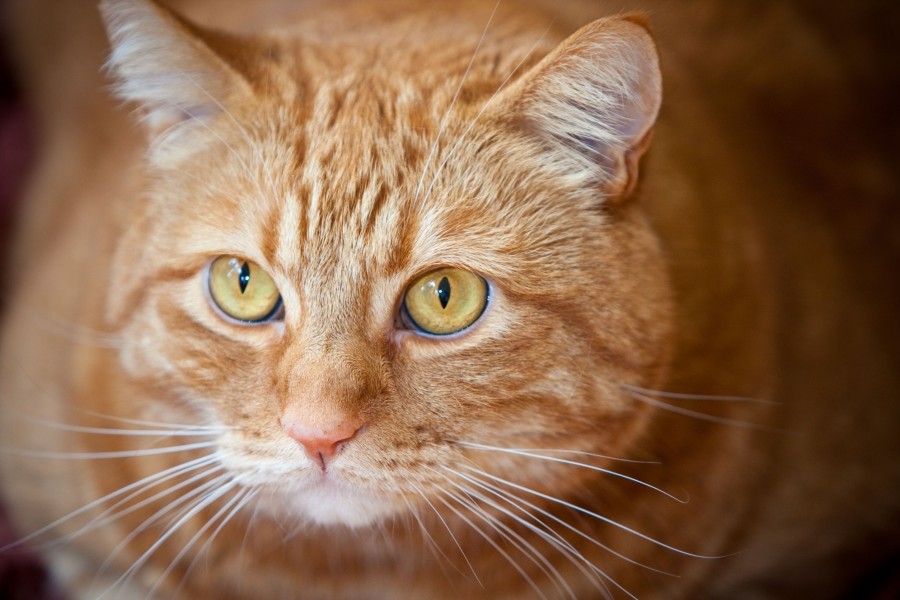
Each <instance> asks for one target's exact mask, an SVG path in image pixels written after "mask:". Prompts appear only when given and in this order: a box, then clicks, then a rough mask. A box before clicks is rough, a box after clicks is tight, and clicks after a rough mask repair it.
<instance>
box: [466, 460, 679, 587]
mask: <svg viewBox="0 0 900 600" xmlns="http://www.w3.org/2000/svg"><path fill="white" fill-rule="evenodd" d="M448 470H449V471H450V472H452V473H454V474H455V475H457V476H459V477H462V478H463V479H465V480H466V481H468V482H470V483H472V484H474V485H476V486H478V487H480V488H482V489H484V490H485V491H487V492H489V493H491V494H493V495H495V496H497V497H498V498H501V499H503V500H505V501H506V502H508V503H509V504H511V505H513V506H514V507H516V508H518V509H519V510H521V511H522V512H523V513H524V514H526V515H528V516H529V517H530V518H532V519H534V521H535V522H537V523H538V524H540V525H541V526H543V527H544V528H545V529H546V531H547V532H548V534H549V535H550V536H552V537H553V539H554V540H556V543H554V546H557V547H558V549H559V550H560V552H561V553H563V555H565V556H567V558H569V560H570V561H572V562H573V564H575V565H576V566H577V567H578V569H579V570H580V571H581V572H582V573H584V574H585V576H587V577H588V578H589V579H591V580H594V581H595V582H596V583H598V584H600V587H601V588H602V589H603V590H604V591H605V592H606V594H607V595H609V590H608V588H607V587H606V585H605V583H603V582H599V581H596V580H595V577H596V575H599V576H600V577H602V578H603V579H604V580H606V581H608V582H610V583H611V584H612V585H614V586H615V587H616V588H617V589H619V590H620V591H622V592H623V593H625V594H626V595H628V596H629V597H631V598H633V599H634V600H637V598H636V597H635V596H634V594H632V593H631V592H630V591H628V590H627V589H626V588H625V587H623V586H622V585H621V584H620V583H619V582H617V581H616V580H615V579H613V578H612V577H610V576H609V575H608V574H607V573H606V572H605V571H603V570H602V569H600V568H599V567H598V566H596V565H595V564H594V563H592V562H590V561H589V560H588V559H587V558H585V556H584V555H583V554H582V553H581V552H579V551H578V550H577V549H576V548H575V547H574V546H572V544H570V543H569V542H568V541H566V540H565V539H564V538H563V537H562V536H561V535H560V534H559V533H557V532H556V531H554V530H553V529H552V528H551V527H549V526H548V525H547V524H546V523H544V522H543V521H541V520H540V519H538V518H537V517H535V516H534V515H533V514H531V513H530V512H529V511H528V509H527V508H524V507H523V506H522V505H525V506H527V507H528V508H531V509H533V510H536V511H537V512H539V513H540V514H542V515H544V516H546V517H548V518H550V519H552V520H553V521H555V522H557V523H560V524H561V525H563V526H565V527H566V528H568V529H569V530H571V531H573V532H574V533H576V534H578V535H579V536H581V537H582V538H584V539H586V540H588V541H589V542H592V543H593V544H595V545H596V546H598V547H599V548H601V549H603V550H605V551H607V552H610V553H611V554H613V555H615V556H618V557H620V558H623V559H625V560H626V561H628V562H629V563H631V564H634V565H637V566H640V567H644V568H647V569H649V570H651V571H654V572H656V573H660V574H662V575H670V576H672V575H671V574H670V573H666V572H665V571H660V570H658V569H654V568H652V567H647V566H646V565H643V564H641V563H639V562H637V561H634V560H632V559H629V558H628V557H625V556H623V555H621V554H619V553H618V552H616V551H614V550H612V549H610V548H608V547H607V546H605V545H604V544H602V543H600V542H598V541H597V540H595V539H593V538H591V537H590V536H588V535H587V534H585V533H584V532H583V531H579V530H578V529H577V528H575V527H573V526H572V525H569V524H568V523H566V522H565V521H563V520H562V519H559V518H558V517H556V516H554V515H552V514H550V513H549V512H547V511H545V510H543V509H541V508H539V507H537V506H535V505H534V504H532V503H530V502H528V501H526V500H522V499H521V498H519V497H518V496H515V495H514V494H512V493H510V492H508V491H506V490H503V489H501V488H499V487H497V486H496V485H493V484H491V483H488V482H485V481H482V480H480V479H478V478H475V477H469V476H467V475H465V474H463V473H459V472H458V471H454V470H452V469H448ZM501 510H502V509H501ZM504 512H505V511H504ZM510 516H512V517H513V518H516V519H517V520H518V517H516V516H515V515H512V514H510ZM523 524H525V523H523ZM525 525H526V526H528V527H529V528H530V529H531V528H533V527H534V526H531V525H528V524H525ZM535 533H537V534H538V535H542V537H543V536H544V535H547V534H543V533H542V532H540V531H537V530H535ZM548 541H550V540H548ZM560 544H561V545H563V546H564V547H565V550H566V551H567V552H568V553H567V552H563V548H559V545H560ZM576 559H577V561H580V563H583V565H586V566H587V567H588V568H589V569H590V570H591V571H592V572H593V573H595V574H596V575H594V576H591V575H588V573H586V572H585V568H584V566H582V564H578V562H576Z"/></svg>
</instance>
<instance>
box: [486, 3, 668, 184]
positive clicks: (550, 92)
mask: <svg viewBox="0 0 900 600" xmlns="http://www.w3.org/2000/svg"><path fill="white" fill-rule="evenodd" d="M661 98H662V82H661V75H660V70H659V61H658V57H657V54H656V45H655V44H654V42H653V39H652V38H651V37H650V33H649V32H648V30H647V26H646V23H645V21H644V19H643V18H642V17H641V16H639V15H629V16H624V17H611V18H606V19H601V20H599V21H595V22H594V23H591V24H589V25H587V26H585V27H583V28H582V29H580V30H579V31H577V32H575V33H574V34H572V35H571V36H570V37H569V38H568V39H566V40H565V41H563V42H562V43H561V44H560V45H559V46H557V48H556V49H554V50H553V51H552V52H550V54H548V55H547V56H546V57H545V58H544V59H543V60H541V61H540V62H539V63H538V64H537V65H535V66H534V67H533V68H532V69H531V70H530V71H529V72H527V73H525V74H524V75H523V76H522V77H521V78H520V79H519V80H518V81H517V82H516V83H515V84H514V85H513V86H511V87H510V88H509V89H507V90H506V91H505V92H504V101H503V102H502V104H503V107H502V111H501V112H502V114H503V115H505V118H506V119H507V120H508V121H511V123H512V125H513V126H514V127H515V128H516V129H518V130H520V131H523V130H524V131H525V132H526V134H528V135H529V137H531V139H532V140H533V141H535V142H536V143H537V146H538V148H540V150H539V156H538V157H537V159H538V161H539V162H540V164H541V168H542V169H543V170H545V171H546V170H549V171H550V172H551V173H552V174H553V175H554V176H557V177H559V178H560V179H564V180H568V181H570V182H572V183H573V184H574V185H577V186H579V187H582V186H583V187H590V188H593V189H597V190H599V191H601V192H602V193H603V194H604V197H605V198H606V199H607V200H606V201H607V202H613V201H615V200H617V199H621V198H624V197H627V196H629V195H630V194H631V192H632V191H633V189H634V187H635V184H636V181H637V169H638V162H639V160H640V158H641V155H642V154H643V153H644V152H645V150H646V149H647V147H648V146H649V142H650V137H651V134H652V131H653V125H654V123H655V121H656V115H657V113H658V112H659V106H660V102H661Z"/></svg>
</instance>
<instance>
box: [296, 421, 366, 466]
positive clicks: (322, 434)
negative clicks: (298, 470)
mask: <svg viewBox="0 0 900 600" xmlns="http://www.w3.org/2000/svg"><path fill="white" fill-rule="evenodd" d="M281 427H282V429H283V430H284V432H285V433H286V434H288V435H289V436H290V437H292V438H294V439H295V440H296V441H297V442H299V443H300V445H301V446H302V447H303V450H304V451H305V452H306V455H307V456H308V457H309V458H310V460H312V461H313V462H314V463H316V464H317V465H319V467H321V468H322V470H323V471H324V470H325V465H326V464H327V462H328V461H330V460H331V459H333V458H334V457H335V456H337V455H338V453H339V452H340V451H341V450H343V448H344V446H345V445H346V444H347V442H349V441H350V440H352V439H353V438H354V437H356V435H357V434H358V433H359V432H360V430H361V429H362V428H363V425H362V424H360V423H359V422H357V421H355V420H345V421H339V422H336V423H333V424H330V425H325V426H323V427H315V426H310V425H306V424H304V423H302V422H300V421H297V420H295V419H291V418H288V417H285V418H282V420H281Z"/></svg>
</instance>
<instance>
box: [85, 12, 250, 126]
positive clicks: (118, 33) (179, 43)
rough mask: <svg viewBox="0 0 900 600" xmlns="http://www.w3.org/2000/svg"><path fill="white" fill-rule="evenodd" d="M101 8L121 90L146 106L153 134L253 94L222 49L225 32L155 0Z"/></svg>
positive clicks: (205, 116) (111, 65)
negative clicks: (207, 27)
mask: <svg viewBox="0 0 900 600" xmlns="http://www.w3.org/2000/svg"><path fill="white" fill-rule="evenodd" d="M100 12H101V14H102V16H103V22H104V24H105V26H106V31H107V34H108V36H109V39H110V44H111V50H112V51H111V54H110V57H109V61H108V68H109V69H110V71H111V72H112V73H113V75H114V76H115V79H116V87H115V91H116V93H117V95H118V96H119V97H120V98H122V99H123V100H127V101H131V102H136V103H138V104H139V105H140V106H141V108H142V112H143V116H144V121H145V123H146V125H147V128H148V131H149V133H150V136H151V138H152V137H156V136H157V135H159V134H160V133H162V132H163V131H166V130H167V129H169V128H171V127H172V126H174V125H177V124H179V123H183V122H186V121H193V120H200V121H202V120H204V119H208V118H210V117H211V116H213V115H215V114H217V113H219V112H221V111H223V110H224V108H223V105H224V104H226V103H227V102H228V100H229V99H231V98H234V97H235V96H238V95H241V94H250V93H252V92H251V88H250V84H249V83H248V82H247V80H246V79H245V78H244V77H242V75H241V74H240V73H239V72H238V70H237V69H235V67H234V66H233V65H232V64H230V63H229V61H228V60H227V56H226V54H225V53H224V52H223V51H222V49H223V44H222V43H221V42H222V41H224V36H222V35H218V34H214V33H212V32H207V31H205V30H202V29H201V28H199V27H197V26H196V25H193V24H192V23H190V22H188V21H186V20H185V19H183V18H182V17H180V16H178V15H176V14H175V13H173V12H171V11H169V10H168V9H166V8H164V7H162V6H159V5H158V4H156V3H155V2H153V1H152V0H102V1H101V2H100ZM217 35H218V37H217ZM217 41H218V42H219V43H218V44H217V43H216V42H217ZM216 46H218V47H216ZM214 48H215V49H214Z"/></svg>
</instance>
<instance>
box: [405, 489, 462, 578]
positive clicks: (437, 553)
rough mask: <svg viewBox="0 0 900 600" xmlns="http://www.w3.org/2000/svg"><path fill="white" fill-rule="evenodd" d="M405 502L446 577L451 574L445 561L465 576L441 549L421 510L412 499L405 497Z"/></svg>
mask: <svg viewBox="0 0 900 600" xmlns="http://www.w3.org/2000/svg"><path fill="white" fill-rule="evenodd" d="M403 502H404V503H405V504H406V508H407V514H410V515H412V517H413V519H414V520H415V521H416V523H418V524H419V531H420V532H421V533H422V539H424V540H425V542H426V545H427V546H428V548H429V550H431V553H432V554H433V555H434V558H435V559H436V560H437V562H438V566H440V568H441V571H443V573H444V577H446V578H448V579H449V578H450V574H449V573H448V572H447V569H446V567H445V566H444V563H445V562H446V564H449V565H450V566H451V567H453V568H454V570H455V571H456V572H457V573H459V574H460V575H462V576H464V577H465V574H464V573H463V572H462V571H460V570H459V569H458V568H457V567H456V565H455V564H453V561H452V560H450V557H449V556H447V555H446V554H445V553H444V551H443V550H441V547H440V546H438V544H437V542H436V541H435V540H434V538H433V537H432V536H431V534H430V533H429V532H428V528H427V527H425V523H424V522H423V521H422V518H421V517H420V516H419V511H418V510H417V509H416V507H414V506H413V505H412V504H411V503H410V501H409V500H407V499H406V498H405V497H403ZM441 558H443V559H444V562H442V561H441Z"/></svg>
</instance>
